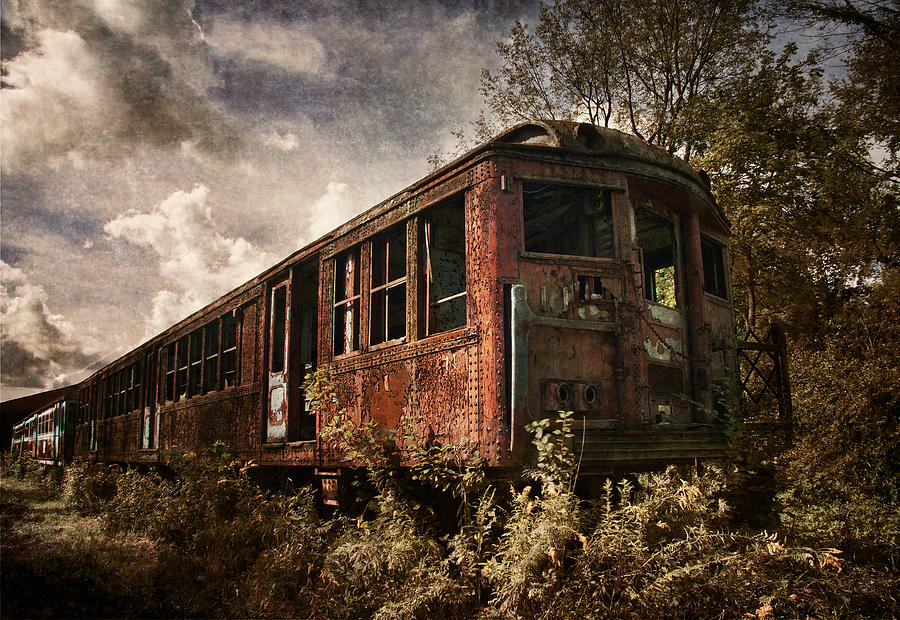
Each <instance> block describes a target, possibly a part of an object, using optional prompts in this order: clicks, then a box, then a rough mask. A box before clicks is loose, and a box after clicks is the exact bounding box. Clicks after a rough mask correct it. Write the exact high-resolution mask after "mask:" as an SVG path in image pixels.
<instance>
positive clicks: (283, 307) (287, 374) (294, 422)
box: [266, 259, 319, 443]
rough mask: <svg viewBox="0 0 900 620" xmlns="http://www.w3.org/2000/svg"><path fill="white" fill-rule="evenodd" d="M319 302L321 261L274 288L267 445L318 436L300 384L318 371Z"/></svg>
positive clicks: (293, 271) (295, 271)
mask: <svg viewBox="0 0 900 620" xmlns="http://www.w3.org/2000/svg"><path fill="white" fill-rule="evenodd" d="M318 302H319V263H318V259H316V260H313V261H310V262H308V263H305V264H302V265H298V266H295V267H293V268H292V269H291V271H290V272H289V273H288V274H287V276H286V277H285V279H283V280H282V281H280V282H278V283H277V284H275V285H274V286H272V288H271V290H270V293H269V370H268V378H269V383H268V389H269V391H268V394H269V396H268V403H267V405H268V411H267V413H268V415H267V416H266V441H267V442H270V443H277V442H284V441H305V440H311V439H315V437H316V421H315V416H314V415H313V413H312V411H311V409H310V407H309V404H308V403H307V402H306V399H305V396H304V394H303V391H302V388H301V384H302V382H303V378H304V377H305V376H306V374H307V373H310V372H312V371H313V370H315V364H316V333H317V317H318Z"/></svg>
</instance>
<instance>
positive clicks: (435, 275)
mask: <svg viewBox="0 0 900 620" xmlns="http://www.w3.org/2000/svg"><path fill="white" fill-rule="evenodd" d="M421 238H422V262H423V263H424V264H423V269H422V282H421V285H420V291H422V312H423V314H424V317H423V319H424V320H422V321H421V323H420V324H421V325H422V326H423V330H424V334H423V335H424V336H428V335H431V334H437V333H440V332H444V331H448V330H451V329H454V328H457V327H462V326H464V325H465V324H466V217H465V200H464V197H463V196H462V195H459V196H457V197H455V198H451V199H450V200H448V201H446V202H444V203H442V204H441V205H439V206H437V207H434V208H432V209H430V210H429V211H427V212H426V215H425V217H424V218H423V225H422V236H421Z"/></svg>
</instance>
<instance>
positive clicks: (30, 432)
mask: <svg viewBox="0 0 900 620" xmlns="http://www.w3.org/2000/svg"><path fill="white" fill-rule="evenodd" d="M77 406H78V404H77V403H75V402H73V401H71V400H68V399H66V398H61V399H59V400H58V401H56V402H55V403H53V404H52V405H50V406H49V407H46V408H44V409H42V410H40V411H38V412H36V413H34V414H32V415H30V416H28V417H27V418H26V419H24V420H22V421H20V422H19V423H18V424H16V425H15V426H13V435H12V445H11V449H12V451H13V452H14V453H16V454H27V455H30V456H32V457H34V459H35V460H36V461H37V462H39V463H42V464H44V465H60V464H62V463H65V462H67V461H70V460H72V455H73V453H74V432H73V431H74V423H75V411H76V409H77Z"/></svg>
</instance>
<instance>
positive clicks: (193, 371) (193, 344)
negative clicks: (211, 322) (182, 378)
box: [188, 329, 203, 396]
mask: <svg viewBox="0 0 900 620" xmlns="http://www.w3.org/2000/svg"><path fill="white" fill-rule="evenodd" d="M189 340H190V353H189V359H190V372H189V373H188V396H196V395H197V394H201V393H202V392H203V332H202V331H201V330H199V329H195V330H194V331H192V332H191V335H190V338H189Z"/></svg>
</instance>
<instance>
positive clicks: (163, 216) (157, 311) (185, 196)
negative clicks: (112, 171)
mask: <svg viewBox="0 0 900 620" xmlns="http://www.w3.org/2000/svg"><path fill="white" fill-rule="evenodd" d="M208 197H209V188H207V187H206V186H204V185H197V186H196V187H194V189H192V190H191V191H188V192H185V191H177V192H175V193H173V194H172V195H171V196H169V197H168V198H166V199H165V200H163V201H162V202H160V203H159V204H158V205H156V206H155V207H154V208H153V210H152V211H151V212H149V213H138V212H135V211H132V212H129V213H127V214H125V215H120V216H119V217H117V218H116V219H114V220H112V221H110V222H107V224H106V225H105V226H104V227H103V230H104V231H105V232H106V233H107V234H108V235H110V236H111V237H113V238H119V239H123V240H125V241H128V242H130V243H132V244H134V245H137V246H142V247H147V248H150V249H152V250H153V252H154V253H155V254H156V255H157V256H158V257H159V261H160V262H159V271H160V275H162V276H163V278H164V279H165V281H166V282H167V283H168V286H169V288H171V289H174V291H173V290H168V289H166V290H162V291H160V292H158V293H157V294H156V296H155V297H154V299H153V310H152V312H151V316H150V318H149V320H148V326H147V329H148V333H147V335H148V336H150V335H153V334H155V333H157V332H158V331H160V330H162V329H164V328H166V327H168V326H169V325H171V324H172V323H173V322H175V321H176V320H179V319H181V318H184V316H185V315H187V314H189V313H191V312H193V311H195V310H198V309H199V308H200V307H202V306H203V305H204V304H207V303H209V302H210V301H212V300H214V299H216V298H217V297H219V296H220V295H222V294H224V293H226V292H228V291H229V290H230V289H232V288H234V287H235V286H237V285H239V284H241V283H243V282H245V281H246V280H249V279H250V278H252V277H253V276H255V275H256V274H258V273H259V272H260V271H262V270H263V269H264V268H266V267H268V266H269V265H270V264H271V263H272V262H274V261H273V259H272V257H270V256H269V254H268V253H266V252H264V251H261V250H258V249H257V248H255V247H254V246H253V245H252V244H251V243H250V242H248V241H247V240H245V239H243V238H241V237H238V238H229V237H225V236H224V235H222V233H221V232H219V231H218V226H217V222H216V220H215V218H214V217H213V210H212V206H211V205H210V204H209V203H208Z"/></svg>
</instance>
